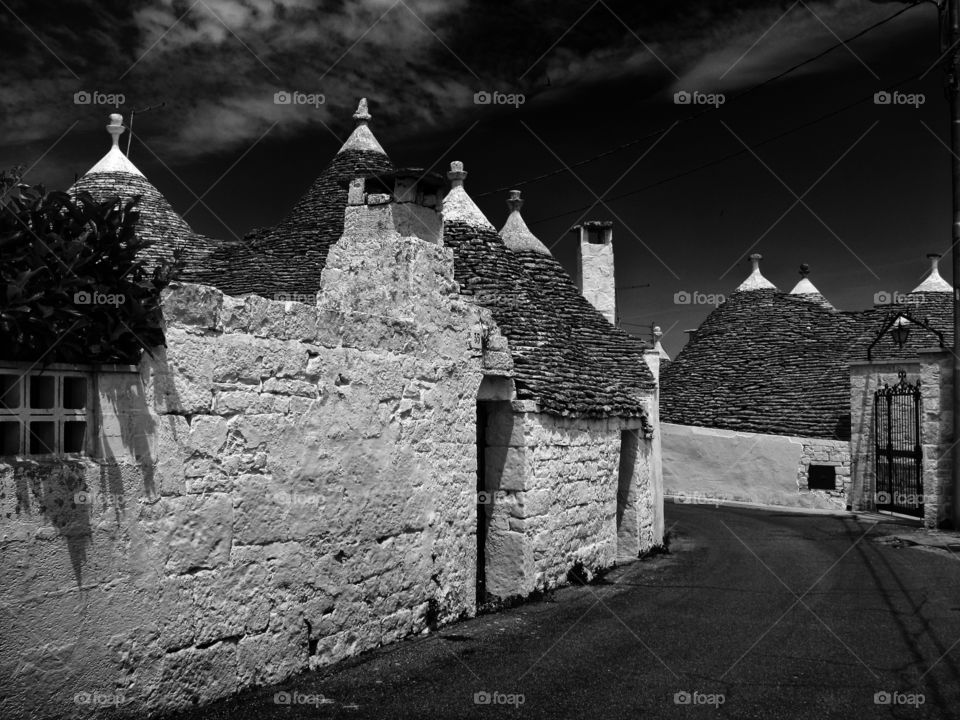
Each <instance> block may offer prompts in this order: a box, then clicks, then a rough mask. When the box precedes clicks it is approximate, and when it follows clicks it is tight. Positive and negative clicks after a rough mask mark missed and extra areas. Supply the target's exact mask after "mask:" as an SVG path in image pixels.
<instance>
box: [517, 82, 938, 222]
mask: <svg viewBox="0 0 960 720" xmlns="http://www.w3.org/2000/svg"><path fill="white" fill-rule="evenodd" d="M926 74H927V71H926V70H925V71H923V72H918V73H915V74H913V75H911V76H910V77H907V78H904V79H903V80H901V81H900V82H898V83H897V84H896V85H891V86H889V88H887V89H888V90H896V89H898V88H900V87H902V86H904V85H906V84H907V83H910V82H913V81H914V80H918V79H919V78H921V77H923V76H924V75H926ZM873 97H874V94H873V93H870V94H869V95H865V96H863V97H861V98H860V99H858V100H854V101H853V102H852V103H848V104H846V105H843V106H842V107H839V108H836V109H835V110H831V111H830V112H828V113H825V114H823V115H820V116H819V117H816V118H814V119H812V120H808V121H806V122H804V123H801V124H799V125H795V126H794V127H792V128H789V129H787V130H784V131H783V132H780V133H777V134H776V135H771V136H770V137H768V138H764V139H763V140H759V141H757V142H755V143H751V144H750V148H751V149H753V148H758V147H763V146H764V145H769V144H770V143H772V142H776V141H777V140H780V139H782V138H784V137H786V136H787V135H793V134H794V133H797V132H800V131H801V130H806V129H807V128H808V127H811V126H813V125H816V124H818V123H821V122H823V121H824V120H829V119H830V118H833V117H836V116H837V115H840V114H841V113H845V112H847V111H848V110H850V109H852V108H855V107H856V106H857V105H862V104H864V103H865V102H872V101H873ZM748 152H749V150H748V149H747V148H740V149H739V150H734V151H733V152H731V153H728V154H726V155H722V156H720V157H718V158H715V159H713V160H710V161H709V162H706V163H703V164H702V165H697V166H696V167H693V168H690V169H689V170H684V171H683V172H679V173H676V174H674V175H670V176H668V177H665V178H663V179H661V180H657V181H656V182H652V183H650V184H648V185H644V186H643V187H639V188H634V189H633V190H627V191H626V192H622V193H619V194H617V195H611V196H610V197H606V198H604V199H603V202H613V201H614V200H621V199H623V198H625V197H629V196H630V195H637V194H639V193H642V192H646V191H647V190H652V189H653V188H655V187H659V186H660V185H665V184H666V183H668V182H672V181H674V180H679V179H680V178H683V177H686V176H688V175H693V174H694V173H698V172H700V171H701V170H706V169H707V168H711V167H713V166H714V165H719V164H721V163H724V162H726V161H727V160H732V159H733V158H736V157H739V156H740V155H744V154H746V153H748ZM595 206H596V203H595V204H593V205H584V206H583V207H579V208H574V209H572V210H564V211H563V212H561V213H557V214H555V215H548V216H546V217H542V218H537V219H536V220H527V221H526V223H527V224H528V225H536V224H538V223H543V222H547V221H548V220H555V219H556V218H560V217H564V216H565V215H572V214H573V213H577V212H583V211H585V210H589V209H590V208H592V207H595Z"/></svg>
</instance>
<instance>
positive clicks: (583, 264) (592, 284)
mask: <svg viewBox="0 0 960 720" xmlns="http://www.w3.org/2000/svg"><path fill="white" fill-rule="evenodd" d="M573 232H577V233H579V236H580V242H579V245H578V247H577V277H576V280H577V287H578V288H579V289H580V292H581V293H583V296H584V297H585V298H586V299H587V300H588V301H589V302H590V304H591V305H593V306H594V307H595V308H596V309H597V310H598V311H599V312H600V314H601V315H603V316H604V317H605V318H606V319H607V320H609V321H610V324H611V325H615V324H616V321H617V286H616V281H615V279H614V273H613V268H614V266H613V223H612V222H610V221H609V220H591V221H588V222H585V223H583V224H582V225H576V226H574V227H573Z"/></svg>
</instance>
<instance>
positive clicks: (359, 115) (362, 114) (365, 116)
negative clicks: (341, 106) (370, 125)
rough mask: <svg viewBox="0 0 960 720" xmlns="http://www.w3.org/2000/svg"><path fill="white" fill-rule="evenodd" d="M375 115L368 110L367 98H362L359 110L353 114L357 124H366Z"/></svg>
mask: <svg viewBox="0 0 960 720" xmlns="http://www.w3.org/2000/svg"><path fill="white" fill-rule="evenodd" d="M372 117H373V116H372V115H371V114H370V113H369V112H368V111H367V99H366V98H360V104H359V105H357V111H356V112H355V113H354V114H353V119H354V120H356V121H357V125H366V124H367V122H368V121H369V120H370V118H372Z"/></svg>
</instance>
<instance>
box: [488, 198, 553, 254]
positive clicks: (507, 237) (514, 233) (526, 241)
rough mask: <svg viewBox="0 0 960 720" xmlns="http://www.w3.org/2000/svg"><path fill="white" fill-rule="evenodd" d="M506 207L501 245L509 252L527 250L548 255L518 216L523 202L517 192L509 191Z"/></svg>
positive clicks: (547, 251) (501, 231) (542, 245)
mask: <svg viewBox="0 0 960 720" xmlns="http://www.w3.org/2000/svg"><path fill="white" fill-rule="evenodd" d="M507 207H509V208H510V215H508V216H507V221H506V222H505V223H504V224H503V228H502V229H501V230H500V237H501V238H502V239H503V244H504V245H506V246H507V247H508V248H510V249H511V250H514V251H517V252H520V251H523V250H528V251H531V252H535V253H540V254H541V255H550V250H549V249H548V248H547V246H546V245H544V244H543V243H542V242H540V240H539V239H538V238H537V236H536V235H534V234H533V233H532V232H530V228H528V227H527V224H526V223H525V222H524V221H523V216H522V215H521V214H520V208H521V207H523V200H522V199H521V198H520V191H519V190H511V191H510V198H509V199H508V200H507Z"/></svg>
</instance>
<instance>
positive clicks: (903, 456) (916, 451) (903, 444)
mask: <svg viewBox="0 0 960 720" xmlns="http://www.w3.org/2000/svg"><path fill="white" fill-rule="evenodd" d="M897 375H898V376H899V377H900V382H898V383H897V384H896V385H894V386H893V387H889V386H888V385H886V384H885V385H884V386H883V387H882V388H880V389H879V390H877V391H876V393H875V394H874V398H873V420H874V422H873V428H874V441H875V447H874V450H875V453H874V457H875V458H876V461H875V462H876V479H877V483H876V498H875V500H876V506H877V509H878V510H892V511H893V512H898V513H903V514H905V515H916V516H917V517H923V450H922V440H921V433H920V421H921V418H922V417H923V412H922V410H921V400H920V380H919V379H918V380H917V384H916V385H911V384H910V383H908V382H907V373H906V372H904V371H903V370H900V371H899V372H898V373H897Z"/></svg>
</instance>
